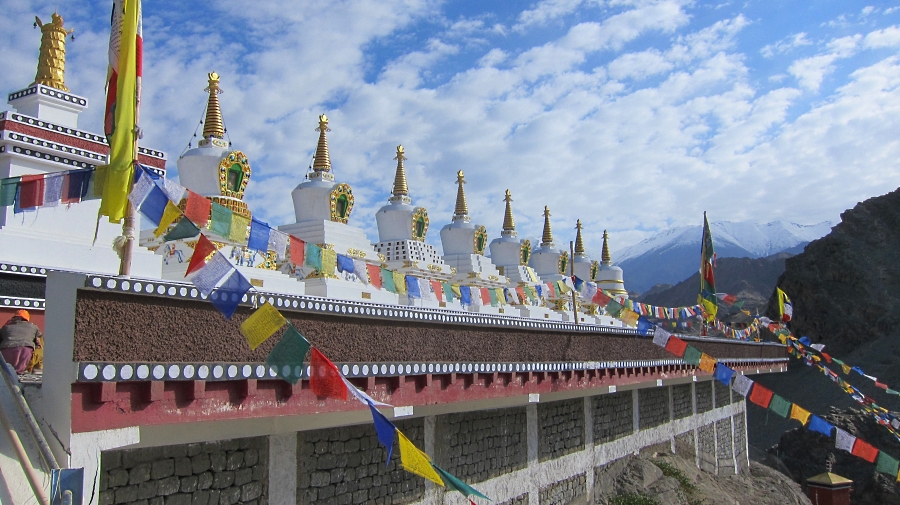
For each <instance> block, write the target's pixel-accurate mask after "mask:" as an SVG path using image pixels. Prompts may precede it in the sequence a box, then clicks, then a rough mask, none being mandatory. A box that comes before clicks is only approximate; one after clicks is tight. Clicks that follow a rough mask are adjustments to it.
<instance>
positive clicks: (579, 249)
mask: <svg viewBox="0 0 900 505" xmlns="http://www.w3.org/2000/svg"><path fill="white" fill-rule="evenodd" d="M575 254H577V255H579V256H583V255H584V241H583V240H582V239H581V219H579V220H578V221H576V222H575Z"/></svg>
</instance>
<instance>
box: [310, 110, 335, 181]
mask: <svg viewBox="0 0 900 505" xmlns="http://www.w3.org/2000/svg"><path fill="white" fill-rule="evenodd" d="M316 131H317V132H319V144H318V145H317V146H316V156H315V159H314V160H313V171H315V172H331V156H329V155H328V137H327V136H326V135H325V133H326V132H330V131H331V128H328V116H326V115H325V114H322V115H320V116H319V127H318V128H316Z"/></svg>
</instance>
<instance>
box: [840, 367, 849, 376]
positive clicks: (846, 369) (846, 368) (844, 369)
mask: <svg viewBox="0 0 900 505" xmlns="http://www.w3.org/2000/svg"><path fill="white" fill-rule="evenodd" d="M841 370H843V371H844V375H850V365H841Z"/></svg>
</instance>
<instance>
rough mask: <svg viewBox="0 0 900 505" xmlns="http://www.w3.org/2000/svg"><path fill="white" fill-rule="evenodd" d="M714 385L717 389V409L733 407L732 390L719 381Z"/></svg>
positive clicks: (715, 381) (714, 382)
mask: <svg viewBox="0 0 900 505" xmlns="http://www.w3.org/2000/svg"><path fill="white" fill-rule="evenodd" d="M712 383H713V387H715V388H716V408H719V407H724V406H726V405H731V388H730V387H728V386H726V385H725V384H722V383H721V382H719V381H717V380H714V381H712Z"/></svg>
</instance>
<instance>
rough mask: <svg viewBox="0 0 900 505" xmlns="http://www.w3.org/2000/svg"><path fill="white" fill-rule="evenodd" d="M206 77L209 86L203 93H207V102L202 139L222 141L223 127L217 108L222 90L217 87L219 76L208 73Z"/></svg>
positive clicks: (220, 113)
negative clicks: (211, 138)
mask: <svg viewBox="0 0 900 505" xmlns="http://www.w3.org/2000/svg"><path fill="white" fill-rule="evenodd" d="M206 75H207V77H208V78H209V86H207V87H206V89H204V90H203V91H208V92H209V100H207V102H206V119H205V120H204V121H203V138H204V139H208V138H210V137H213V138H217V139H224V138H225V126H224V125H223V123H222V109H221V108H220V107H219V93H222V88H220V87H219V74H217V73H215V72H210V73H208V74H206Z"/></svg>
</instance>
